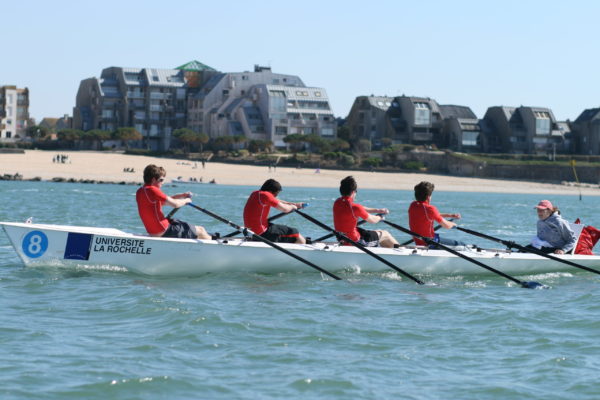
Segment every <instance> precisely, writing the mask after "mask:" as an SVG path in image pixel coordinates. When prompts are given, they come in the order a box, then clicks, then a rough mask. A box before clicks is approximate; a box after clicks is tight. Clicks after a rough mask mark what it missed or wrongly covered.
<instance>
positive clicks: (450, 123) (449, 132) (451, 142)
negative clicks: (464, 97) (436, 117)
mask: <svg viewBox="0 0 600 400" xmlns="http://www.w3.org/2000/svg"><path fill="white" fill-rule="evenodd" d="M440 115H441V117H442V121H443V122H442V133H443V137H444V139H443V143H444V147H447V148H449V149H452V150H455V151H463V152H464V151H474V152H476V151H479V150H480V149H481V145H482V144H481V127H480V126H479V119H477V116H476V115H475V113H474V112H473V111H472V110H471V109H470V108H469V107H466V106H456V105H440Z"/></svg>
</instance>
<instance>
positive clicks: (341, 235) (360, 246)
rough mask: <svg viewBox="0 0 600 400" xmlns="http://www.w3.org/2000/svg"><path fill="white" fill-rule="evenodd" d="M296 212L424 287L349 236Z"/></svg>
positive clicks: (412, 277)
mask: <svg viewBox="0 0 600 400" xmlns="http://www.w3.org/2000/svg"><path fill="white" fill-rule="evenodd" d="M296 212H297V213H298V214H300V215H301V216H303V217H304V218H306V219H307V220H309V221H310V222H312V223H314V224H315V225H318V226H320V227H321V228H323V229H325V230H328V231H330V232H331V233H333V234H334V235H335V236H337V237H338V238H339V239H342V240H344V241H346V242H348V243H351V244H352V245H354V246H355V247H358V248H359V249H360V250H362V251H363V252H365V253H367V254H368V255H370V256H371V257H373V258H375V259H377V260H379V261H381V262H382V263H384V264H385V265H387V266H388V267H390V268H392V269H393V270H395V271H397V272H399V273H401V274H402V275H404V276H405V277H407V278H410V279H412V280H413V281H415V282H416V283H418V284H419V285H424V284H425V282H423V281H421V280H420V279H418V278H416V277H414V276H412V275H411V274H409V273H408V272H406V271H404V270H403V269H401V268H398V267H396V266H395V265H394V264H392V263H391V262H389V261H387V260H386V259H384V258H382V257H380V256H379V255H377V254H375V253H373V252H372V251H371V250H369V249H367V248H366V247H365V246H363V245H362V244H360V243H358V242H356V241H354V240H352V239H350V238H349V237H348V236H346V235H344V234H343V233H341V232H338V231H336V230H335V229H333V228H331V227H329V226H327V225H325V224H324V223H322V222H321V221H319V220H317V219H315V218H313V217H311V216H310V215H308V214H305V213H303V212H302V211H300V210H296Z"/></svg>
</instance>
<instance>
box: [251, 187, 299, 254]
mask: <svg viewBox="0 0 600 400" xmlns="http://www.w3.org/2000/svg"><path fill="white" fill-rule="evenodd" d="M281 190H282V189H281V184H280V183H279V182H277V181H276V180H275V179H267V180H266V181H265V183H263V185H262V187H261V188H260V189H259V190H255V191H254V192H252V193H251V194H250V196H249V197H248V200H247V201H246V206H245V207H244V225H245V226H246V227H247V228H250V230H252V232H254V233H256V234H257V235H259V236H262V237H264V238H265V239H268V240H270V241H272V242H283V243H299V244H304V243H306V239H305V238H304V237H303V236H302V235H301V234H300V233H299V232H298V229H296V228H292V227H289V226H287V225H281V224H272V223H270V222H269V219H268V218H269V211H270V210H271V207H275V208H276V209H278V210H279V211H283V212H285V213H289V212H292V211H294V210H297V209H299V208H302V207H303V205H304V204H303V203H291V202H288V201H284V200H280V199H277V195H278V194H279V193H280V192H281Z"/></svg>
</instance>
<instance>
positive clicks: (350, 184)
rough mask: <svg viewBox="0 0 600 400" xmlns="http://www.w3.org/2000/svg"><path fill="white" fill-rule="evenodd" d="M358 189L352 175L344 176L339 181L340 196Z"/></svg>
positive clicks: (348, 194)
mask: <svg viewBox="0 0 600 400" xmlns="http://www.w3.org/2000/svg"><path fill="white" fill-rule="evenodd" d="M356 189H358V185H357V184H356V181H355V180H354V177H353V176H352V175H350V176H347V177H345V178H344V179H342V180H341V182H340V194H341V195H342V196H350V195H351V194H352V192H354V191H355V190H356Z"/></svg>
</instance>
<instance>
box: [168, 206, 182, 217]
mask: <svg viewBox="0 0 600 400" xmlns="http://www.w3.org/2000/svg"><path fill="white" fill-rule="evenodd" d="M180 208H181V207H177V208H174V209H172V210H171V212H170V213H169V214H167V219H171V218H173V215H175V213H176V212H177V211H179V209H180Z"/></svg>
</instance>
